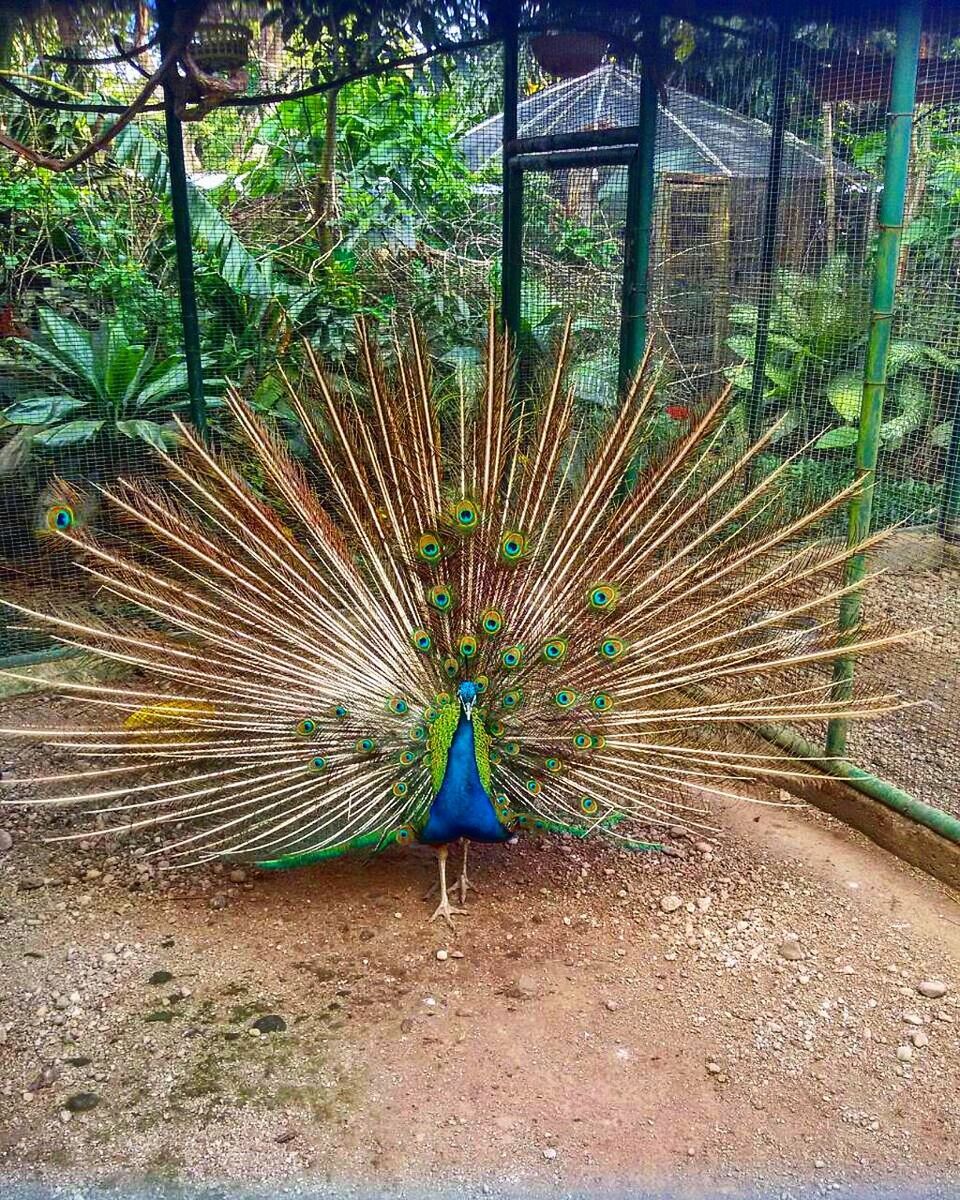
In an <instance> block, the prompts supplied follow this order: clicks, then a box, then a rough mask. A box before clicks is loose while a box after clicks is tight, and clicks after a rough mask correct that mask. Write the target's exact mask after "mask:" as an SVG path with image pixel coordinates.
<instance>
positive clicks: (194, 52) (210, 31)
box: [190, 21, 253, 75]
mask: <svg viewBox="0 0 960 1200" xmlns="http://www.w3.org/2000/svg"><path fill="white" fill-rule="evenodd" d="M252 41H253V32H252V31H251V29H250V27H249V26H248V25H244V24H242V23H241V22H240V21H201V22H200V24H199V25H198V26H197V29H196V32H195V33H194V35H193V38H192V39H191V41H190V54H191V56H192V57H193V61H194V62H195V63H196V64H197V66H198V67H199V68H200V70H201V71H205V72H206V73H207V74H208V75H229V74H230V72H231V71H238V70H239V69H240V68H241V67H245V66H246V65H247V63H248V62H249V61H250V43H251V42H252Z"/></svg>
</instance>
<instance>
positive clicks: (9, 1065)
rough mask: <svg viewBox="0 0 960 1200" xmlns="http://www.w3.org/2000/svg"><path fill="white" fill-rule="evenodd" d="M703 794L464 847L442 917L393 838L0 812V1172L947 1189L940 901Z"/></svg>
mask: <svg viewBox="0 0 960 1200" xmlns="http://www.w3.org/2000/svg"><path fill="white" fill-rule="evenodd" d="M21 711H22V710H21ZM8 769H10V770H12V771H14V772H18V771H22V770H24V769H25V764H24V763H23V762H20V761H12V762H10V763H8ZM717 817H718V823H719V824H720V825H721V826H722V828H723V833H722V836H721V837H720V838H719V839H717V840H716V841H715V842H714V843H708V842H705V841H700V842H695V841H694V840H692V839H684V840H682V841H681V845H682V846H683V847H684V851H683V853H684V854H685V857H681V858H675V857H665V856H662V855H653V854H642V855H630V854H626V853H621V852H616V851H612V850H610V849H607V848H605V847H604V846H602V845H594V844H583V843H579V842H574V841H569V840H551V841H546V842H543V843H542V844H541V843H539V842H537V841H532V840H529V841H522V842H521V843H520V844H519V845H518V846H516V847H513V848H489V849H487V848H481V849H479V850H478V851H477V852H476V854H475V857H474V867H475V869H474V875H475V879H476V882H477V884H478V885H479V887H480V888H481V889H482V894H481V895H479V896H477V897H474V898H472V900H471V905H470V907H471V909H472V913H471V915H470V916H469V917H467V918H464V919H462V921H461V923H460V925H459V926H458V929H457V931H456V933H455V934H451V933H449V932H448V931H446V930H445V929H443V928H441V927H439V926H438V925H430V924H429V923H428V922H427V919H426V918H427V916H428V915H429V912H430V906H429V904H428V902H426V901H424V900H422V894H423V891H424V889H425V887H426V885H427V884H428V883H429V882H430V881H431V880H432V877H433V865H432V860H431V858H430V857H429V856H428V855H427V854H425V853H422V852H420V851H412V852H407V853H406V854H400V853H391V854H390V855H387V856H384V857H381V858H379V859H377V860H375V861H374V862H372V863H370V864H369V865H363V864H360V863H356V862H343V863H339V864H334V865H330V866H327V867H324V868H319V869H311V870H302V871H299V872H293V873H285V874H267V873H263V874H259V873H256V872H249V871H248V872H234V873H233V877H232V878H231V873H230V872H229V871H225V872H222V873H217V872H210V873H207V874H201V875H197V874H192V875H189V876H186V875H184V876H175V877H173V879H172V880H171V877H170V876H169V875H165V876H163V877H160V876H158V875H157V874H156V873H152V869H151V868H149V867H148V866H147V865H146V864H145V861H144V860H143V859H142V858H139V857H137V855H136V852H135V850H133V849H132V848H131V847H129V846H122V845H121V846H118V845H102V844H99V843H91V844H87V843H82V844H80V845H79V847H78V846H77V844H76V843H74V844H73V848H71V849H69V850H67V849H64V848H62V847H54V848H51V847H50V846H48V845H44V844H42V843H41V842H40V841H39V836H38V835H39V834H40V833H41V832H43V830H44V829H45V828H46V821H45V820H44V819H43V818H37V817H32V818H28V817H23V818H19V817H18V818H17V819H16V821H13V820H7V821H6V822H5V823H6V825H7V828H8V829H10V831H11V832H12V835H13V847H12V849H10V850H9V851H7V852H6V853H2V854H0V910H2V913H3V924H2V926H0V935H2V947H0V955H2V982H0V1038H2V1044H0V1088H2V1090H3V1100H2V1104H0V1172H7V1173H8V1176H9V1175H22V1174H25V1173H29V1174H31V1175H33V1176H34V1177H36V1178H39V1179H47V1180H51V1179H62V1178H65V1177H66V1178H76V1179H82V1178H89V1177H91V1176H92V1177H94V1178H96V1179H99V1180H120V1179H125V1178H127V1179H129V1178H131V1177H141V1178H142V1177H149V1178H151V1179H153V1180H173V1179H177V1180H181V1179H186V1180H204V1181H214V1180H218V1181H243V1182H244V1183H247V1184H256V1183H258V1182H260V1183H264V1184H266V1183H270V1184H273V1185H279V1184H280V1183H281V1182H288V1183H289V1182H291V1181H293V1180H296V1179H300V1180H303V1179H314V1180H321V1181H324V1180H325V1181H327V1183H328V1185H331V1184H333V1185H339V1184H344V1185H346V1184H360V1185H370V1186H373V1187H376V1188H387V1187H404V1186H407V1185H409V1186H414V1185H418V1186H419V1185H423V1186H425V1187H426V1188H428V1189H431V1190H433V1189H436V1190H438V1191H439V1190H441V1189H443V1190H445V1191H447V1192H449V1191H451V1190H452V1191H454V1192H456V1191H462V1192H463V1193H465V1194H470V1195H473V1194H478V1195H479V1194H491V1195H500V1194H508V1193H514V1192H516V1191H517V1190H518V1189H531V1190H533V1191H538V1192H540V1191H550V1190H553V1189H565V1190H566V1189H578V1188H590V1187H595V1186H607V1187H609V1186H610V1185H611V1184H614V1185H619V1184H621V1183H623V1184H627V1183H631V1184H646V1185H648V1186H656V1185H658V1184H659V1183H663V1182H666V1181H670V1183H671V1184H672V1185H673V1187H675V1188H680V1189H687V1190H688V1191H690V1192H691V1193H698V1192H699V1191H700V1190H702V1189H710V1192H711V1194H712V1195H717V1194H728V1195H736V1194H740V1193H741V1192H742V1191H745V1190H747V1189H748V1187H750V1186H752V1185H754V1184H757V1183H759V1184H761V1185H763V1184H771V1185H773V1184H776V1186H777V1187H778V1188H782V1189H787V1191H786V1192H785V1194H787V1195H791V1196H792V1195H794V1194H799V1189H800V1188H801V1184H805V1185H812V1186H813V1188H814V1191H815V1192H824V1191H826V1190H828V1189H830V1188H836V1187H838V1186H839V1187H840V1188H842V1189H843V1190H844V1191H845V1190H846V1187H847V1185H849V1184H852V1183H855V1182H861V1181H863V1182H865V1181H871V1182H873V1181H887V1182H893V1181H894V1180H896V1181H903V1182H919V1181H938V1182H939V1184H940V1185H941V1186H942V1187H943V1189H945V1190H944V1194H946V1195H949V1194H956V1187H954V1186H953V1184H954V1183H957V1182H958V1181H960V1002H958V989H960V906H958V904H957V898H956V897H955V896H953V895H951V894H949V893H948V892H947V891H946V890H945V889H943V888H942V887H940V886H939V885H937V884H936V883H934V882H933V881H931V880H930V879H928V878H927V877H925V876H923V875H922V874H920V873H919V872H915V871H913V870H911V869H909V868H906V867H904V866H903V865H902V864H900V863H899V862H897V861H896V860H894V859H893V858H892V857H890V856H889V855H887V854H885V853H884V852H883V851H880V850H878V849H877V848H875V847H874V846H872V845H871V844H870V843H868V842H866V841H865V840H863V839H861V838H860V837H859V835H856V834H854V833H852V832H851V831H849V830H848V829H846V828H845V827H843V826H840V825H839V824H837V823H836V822H833V821H831V820H830V819H829V818H826V817H824V816H822V815H821V814H818V813H815V812H812V811H810V810H806V809H784V808H769V807H757V806H751V805H747V804H740V805H736V806H732V807H730V808H729V809H727V810H725V811H723V812H720V813H718V814H717ZM677 901H679V904H678V903H677ZM666 909H670V910H671V911H669V912H668V911H665V910H666ZM438 951H440V952H444V951H445V952H446V956H443V955H442V954H441V957H440V958H438V956H437V955H438ZM158 973H159V974H158ZM151 980H153V982H151ZM925 980H926V981H930V980H940V981H943V982H944V983H945V984H947V985H948V990H947V991H946V994H945V995H944V996H943V997H942V998H938V999H931V998H928V997H926V996H924V995H921V994H920V993H919V992H918V991H917V987H918V984H920V983H921V982H922V981H925ZM927 990H936V989H929V988H928V989H927ZM268 1017H274V1018H276V1017H279V1018H281V1021H282V1024H283V1026H284V1028H282V1029H278V1030H276V1031H274V1032H264V1033H258V1032H257V1031H256V1029H255V1028H254V1026H255V1022H257V1021H260V1024H261V1026H265V1027H266V1028H267V1029H269V1028H270V1027H271V1026H276V1025H278V1022H277V1021H276V1020H274V1021H270V1020H267V1021H264V1020H263V1018H268ZM91 1095H92V1096H95V1097H96V1101H91V1100H89V1099H87V1100H77V1099H76V1097H78V1096H91ZM71 1098H73V1099H71ZM90 1104H95V1106H94V1107H90V1108H88V1109H87V1110H86V1111H77V1112H72V1113H71V1112H70V1111H69V1110H70V1107H73V1108H79V1109H83V1108H84V1106H85V1105H90ZM67 1113H69V1116H68V1115H66V1114H67ZM951 1181H953V1183H951Z"/></svg>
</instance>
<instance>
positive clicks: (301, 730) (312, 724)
mask: <svg viewBox="0 0 960 1200" xmlns="http://www.w3.org/2000/svg"><path fill="white" fill-rule="evenodd" d="M317 728H318V726H317V722H316V721H315V720H314V719H313V717H304V718H303V719H302V720H300V721H298V722H297V723H296V725H295V726H294V730H295V732H296V733H297V735H298V736H299V737H312V736H313V734H315V733H316V732H317Z"/></svg>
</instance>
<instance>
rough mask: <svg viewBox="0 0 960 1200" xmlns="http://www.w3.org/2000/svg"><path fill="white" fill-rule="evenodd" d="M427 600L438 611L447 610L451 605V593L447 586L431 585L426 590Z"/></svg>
mask: <svg viewBox="0 0 960 1200" xmlns="http://www.w3.org/2000/svg"><path fill="white" fill-rule="evenodd" d="M427 601H428V602H429V603H430V604H432V605H433V607H434V608H435V609H437V610H438V611H439V612H447V611H449V609H450V608H452V607H453V595H452V594H451V592H450V589H449V588H448V587H443V586H440V587H432V588H431V589H430V591H429V592H427Z"/></svg>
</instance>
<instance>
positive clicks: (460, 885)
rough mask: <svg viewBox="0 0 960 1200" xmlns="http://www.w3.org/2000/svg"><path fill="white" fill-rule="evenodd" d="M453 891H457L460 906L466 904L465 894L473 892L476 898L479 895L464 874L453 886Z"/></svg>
mask: <svg viewBox="0 0 960 1200" xmlns="http://www.w3.org/2000/svg"><path fill="white" fill-rule="evenodd" d="M453 890H454V891H455V892H457V891H459V893H460V903H461V904H466V902H467V892H473V893H474V894H475V895H477V896H479V895H480V892H479V891H478V890H477V887H476V885H475V884H473V883H471V882H470V880H469V879H468V878H467V876H466V873H464V874H463V875H461V876H460V878H459V879H458V880H457V882H456V883H455V884H454V885H453Z"/></svg>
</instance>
